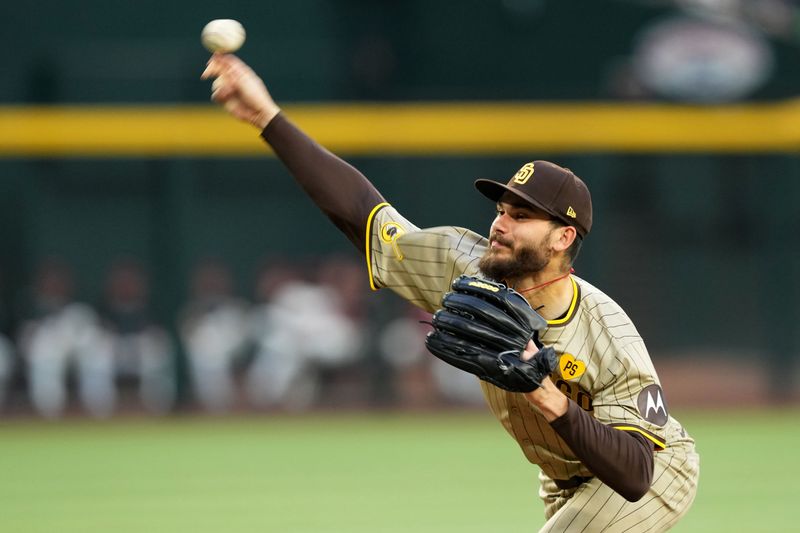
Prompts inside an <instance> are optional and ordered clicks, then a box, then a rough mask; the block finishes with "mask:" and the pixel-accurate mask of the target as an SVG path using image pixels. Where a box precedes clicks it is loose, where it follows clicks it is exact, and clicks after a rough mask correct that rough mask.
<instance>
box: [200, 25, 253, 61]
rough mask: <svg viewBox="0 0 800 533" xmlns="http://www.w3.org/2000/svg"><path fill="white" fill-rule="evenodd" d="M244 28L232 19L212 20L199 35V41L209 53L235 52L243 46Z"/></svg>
mask: <svg viewBox="0 0 800 533" xmlns="http://www.w3.org/2000/svg"><path fill="white" fill-rule="evenodd" d="M244 37H245V33H244V27H242V25H241V24H239V22H238V21H235V20H233V19H216V20H212V21H211V22H209V23H208V24H206V27H205V28H203V31H202V33H200V41H201V42H202V43H203V46H205V47H206V49H207V50H208V51H209V52H222V53H227V52H235V51H236V50H238V49H239V48H241V47H242V45H243V44H244Z"/></svg>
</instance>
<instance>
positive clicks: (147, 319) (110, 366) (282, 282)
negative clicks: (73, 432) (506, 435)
mask: <svg viewBox="0 0 800 533" xmlns="http://www.w3.org/2000/svg"><path fill="white" fill-rule="evenodd" d="M363 270H364V268H363V265H361V264H360V263H357V262H355V261H353V260H352V259H351V258H347V257H341V256H328V257H321V258H317V259H315V260H314V261H313V262H312V261H299V260H290V259H286V258H283V259H271V260H268V261H264V262H263V263H262V264H260V265H259V266H258V268H257V269H256V272H255V279H254V280H253V283H252V292H251V293H250V294H249V295H245V294H244V293H240V291H239V290H238V289H237V287H236V280H235V279H234V276H233V273H232V272H231V269H230V267H229V266H228V265H227V264H226V263H225V262H224V261H223V260H221V259H206V260H203V261H201V262H199V263H198V264H197V265H195V266H194V268H193V269H192V271H191V273H190V274H189V276H188V277H187V283H186V287H185V296H186V300H185V301H184V303H183V305H182V306H181V308H180V310H179V313H178V314H177V315H176V316H175V317H174V320H172V321H161V320H159V319H158V318H157V317H156V316H155V315H154V313H153V308H152V295H151V288H150V281H149V276H150V274H149V273H148V271H147V270H146V268H145V267H144V266H143V265H142V264H141V262H140V261H138V260H135V259H133V258H129V257H125V258H119V259H117V260H115V261H114V262H113V264H111V266H110V268H109V270H108V272H107V273H106V275H105V277H104V279H103V282H102V291H101V294H100V299H99V300H98V301H97V302H89V301H85V300H81V299H80V296H79V295H80V294H81V292H80V290H79V287H77V286H76V280H75V276H74V274H73V269H72V268H71V266H70V265H69V264H68V263H66V262H65V261H64V260H61V259H55V258H48V259H47V260H45V261H43V262H42V263H41V264H39V265H38V266H37V268H36V271H35V274H34V276H33V279H32V285H31V286H30V287H28V288H27V289H26V291H25V295H24V297H23V298H22V299H21V301H22V302H23V305H24V307H23V308H22V309H20V312H19V313H17V314H16V315H15V316H14V319H15V320H14V322H15V327H14V328H10V329H9V332H8V334H7V335H3V336H2V337H0V400H1V401H2V403H0V408H3V409H4V410H5V411H6V412H7V413H11V414H14V413H17V414H18V413H26V412H27V413H31V412H35V413H36V414H38V415H41V416H43V417H46V418H57V417H61V416H64V415H76V414H86V415H90V416H92V417H96V418H106V417H109V416H111V415H113V414H115V413H148V414H152V415H164V414H168V413H170V412H175V411H193V412H194V411H196V412H207V413H212V414H224V413H231V412H242V411H244V410H258V411H275V412H299V411H305V410H308V409H331V408H362V409H363V408H366V407H384V408H386V407H412V408H429V407H433V406H442V405H454V406H456V405H474V404H477V403H478V402H479V401H480V400H481V396H480V391H479V389H478V388H477V387H476V386H475V382H474V380H473V379H471V378H469V377H468V376H467V375H464V374H463V373H460V372H457V371H454V370H452V369H451V368H450V367H448V366H446V365H444V364H441V363H440V362H439V361H437V360H435V359H434V358H432V357H426V356H425V355H424V354H423V351H424V336H425V334H426V332H427V330H428V326H427V324H426V322H427V321H429V320H430V315H428V314H426V313H424V312H421V311H419V310H416V309H415V308H413V307H412V306H410V305H408V304H407V303H405V302H404V301H402V300H400V299H399V298H396V297H393V295H382V296H381V297H377V298H373V296H372V295H368V294H367V293H368V292H369V287H368V285H367V284H366V283H365V279H364V272H363Z"/></svg>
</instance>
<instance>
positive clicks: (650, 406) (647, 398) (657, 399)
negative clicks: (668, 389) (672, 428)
mask: <svg viewBox="0 0 800 533" xmlns="http://www.w3.org/2000/svg"><path fill="white" fill-rule="evenodd" d="M636 404H637V406H638V407H639V414H640V415H642V418H644V419H645V420H647V421H648V422H650V423H651V424H655V425H657V426H663V425H664V424H666V423H667V420H668V419H669V414H668V413H667V404H666V403H665V402H664V392H663V391H662V390H661V387H660V386H658V385H655V384H653V385H648V386H647V387H645V388H644V389H642V392H640V393H639V397H638V398H637V400H636Z"/></svg>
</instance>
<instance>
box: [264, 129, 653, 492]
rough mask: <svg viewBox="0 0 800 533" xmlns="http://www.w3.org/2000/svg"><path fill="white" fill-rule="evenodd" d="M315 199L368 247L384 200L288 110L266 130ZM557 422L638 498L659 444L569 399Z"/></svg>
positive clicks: (572, 442) (620, 487) (611, 480)
mask: <svg viewBox="0 0 800 533" xmlns="http://www.w3.org/2000/svg"><path fill="white" fill-rule="evenodd" d="M261 136H262V137H263V138H264V140H265V141H266V142H267V143H269V145H270V146H271V147H272V149H273V150H274V151H275V154H276V155H277V156H278V158H279V159H280V160H281V161H282V162H283V164H284V165H285V166H286V168H287V169H288V170H289V172H290V173H291V174H292V176H293V177H294V179H295V180H296V181H297V183H298V184H299V185H300V186H301V187H302V188H303V190H304V191H305V192H306V194H308V196H309V197H310V198H311V200H313V201H314V203H315V204H316V205H317V206H318V207H319V208H320V209H321V210H322V211H323V212H324V213H325V214H326V215H327V216H328V218H330V219H331V221H332V222H333V223H334V224H335V225H336V226H337V227H338V228H339V229H340V230H341V231H342V232H343V233H344V234H345V235H346V236H347V238H348V239H350V241H351V242H352V243H353V244H354V245H355V246H356V249H357V250H359V251H360V252H362V253H363V252H364V250H365V246H364V244H365V238H366V224H367V219H368V217H369V213H370V212H371V210H372V208H374V207H375V206H376V205H378V204H379V203H381V202H383V201H384V199H383V197H382V196H381V194H380V193H379V192H378V190H377V189H376V188H375V187H374V186H373V185H372V184H371V183H370V182H369V180H367V178H366V177H365V176H364V175H363V174H361V172H359V171H358V170H357V169H355V168H354V167H352V166H351V165H349V164H348V163H346V162H345V161H343V160H342V159H340V158H339V157H337V156H336V155H334V154H332V153H330V152H329V151H328V150H326V149H325V148H323V147H322V146H320V145H319V144H317V143H316V142H315V141H314V140H313V139H311V138H309V137H308V136H307V135H305V134H304V133H303V132H302V131H300V130H299V129H298V128H297V127H295V126H294V125H293V124H292V123H291V122H290V121H289V120H288V119H287V118H286V117H285V116H284V115H283V113H280V114H278V115H277V116H276V117H275V118H274V119H272V121H271V122H270V123H269V125H267V127H266V128H264V131H263V132H261ZM551 426H552V427H553V429H555V430H556V432H557V433H558V434H559V436H561V438H562V439H563V440H564V442H565V443H566V444H567V445H568V446H569V447H570V449H571V450H572V451H573V453H575V456H576V457H577V458H578V459H580V461H581V462H582V463H583V464H584V465H585V466H586V467H587V468H588V469H589V470H590V471H591V472H592V473H593V474H594V475H595V476H597V477H598V478H599V479H600V480H601V481H603V482H604V483H606V484H607V485H608V486H609V487H611V488H612V489H614V490H615V491H616V492H618V493H619V494H620V495H622V496H623V497H624V498H626V499H628V500H630V501H636V500H638V499H639V498H641V497H642V496H643V495H644V494H645V493H646V492H647V489H648V488H649V487H650V483H651V482H652V478H653V449H654V447H653V443H652V442H651V441H650V440H648V439H647V438H645V437H643V436H641V435H639V434H637V433H633V432H627V431H621V430H618V429H614V428H611V427H609V426H606V425H604V424H601V423H600V422H598V421H597V420H595V419H594V418H593V417H592V416H591V415H589V414H588V413H586V412H585V411H583V410H582V409H581V408H580V407H579V406H578V405H577V404H576V403H574V402H572V401H571V400H570V401H569V407H568V409H567V412H566V413H565V414H564V415H562V416H561V417H559V418H557V419H555V420H554V421H553V422H552V423H551Z"/></svg>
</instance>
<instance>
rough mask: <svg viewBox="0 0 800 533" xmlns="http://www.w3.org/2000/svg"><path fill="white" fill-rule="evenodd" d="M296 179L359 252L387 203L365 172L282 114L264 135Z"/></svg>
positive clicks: (274, 119)
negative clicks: (377, 210) (370, 223)
mask: <svg viewBox="0 0 800 533" xmlns="http://www.w3.org/2000/svg"><path fill="white" fill-rule="evenodd" d="M261 137H262V138H263V139H264V140H265V141H266V142H267V143H268V144H269V145H270V146H271V147H272V149H273V150H274V151H275V154H276V155H277V156H278V158H279V159H280V160H281V161H282V162H283V164H284V165H286V168H287V169H288V170H289V172H290V173H291V174H292V176H293V177H294V179H295V180H296V181H297V183H299V184H300V186H301V187H302V188H303V190H304V191H305V192H306V194H308V196H309V197H310V198H311V200H312V201H313V202H314V203H315V204H317V206H318V207H319V208H320V209H321V210H322V211H323V212H324V213H325V214H326V215H327V216H328V218H330V219H331V221H332V222H333V223H334V224H335V225H336V227H338V228H339V229H340V230H341V231H342V232H343V233H344V234H345V235H346V236H347V238H348V239H350V241H351V242H352V243H353V244H354V245H355V246H356V248H358V250H359V251H361V252H364V250H365V235H366V226H367V220H368V218H369V214H370V211H372V209H373V208H374V207H375V206H376V205H378V204H380V203H381V202H383V201H384V200H383V197H382V196H381V194H380V193H379V192H378V190H377V189H376V188H375V187H374V186H373V185H372V184H371V183H370V182H369V180H367V178H366V177H364V175H363V174H361V172H359V171H358V170H356V169H355V168H354V167H353V166H351V165H349V164H348V163H346V162H345V161H344V160H342V159H340V158H339V157H337V156H336V155H334V154H332V153H331V152H329V151H328V150H326V149H325V148H323V147H322V146H320V145H319V144H317V143H316V142H315V141H314V140H313V139H311V138H310V137H308V136H307V135H306V134H305V133H303V132H302V131H300V129H299V128H297V127H296V126H295V125H294V124H292V122H291V121H290V120H289V119H288V118H286V116H284V114H283V113H279V114H278V115H277V116H276V117H275V118H273V119H272V121H271V122H270V123H269V124H268V125H267V127H266V128H264V131H262V132H261Z"/></svg>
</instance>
